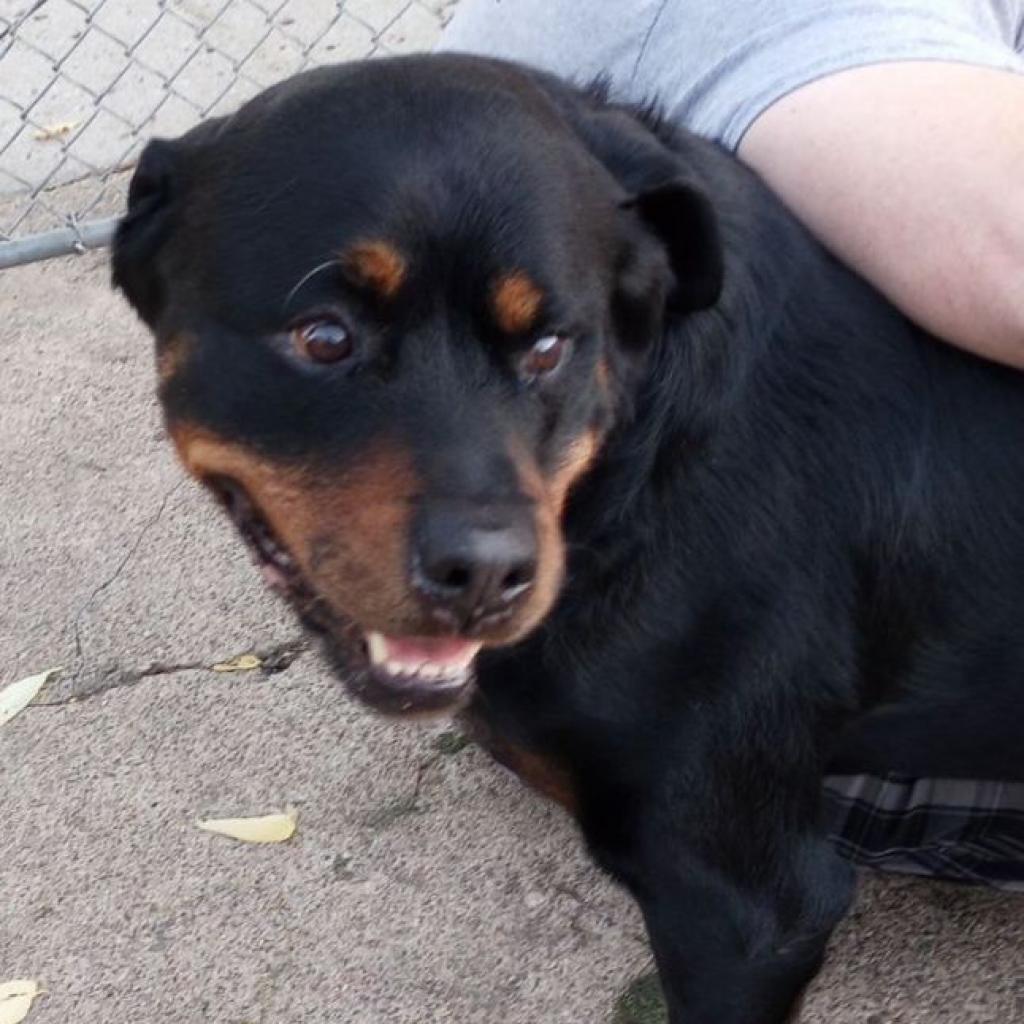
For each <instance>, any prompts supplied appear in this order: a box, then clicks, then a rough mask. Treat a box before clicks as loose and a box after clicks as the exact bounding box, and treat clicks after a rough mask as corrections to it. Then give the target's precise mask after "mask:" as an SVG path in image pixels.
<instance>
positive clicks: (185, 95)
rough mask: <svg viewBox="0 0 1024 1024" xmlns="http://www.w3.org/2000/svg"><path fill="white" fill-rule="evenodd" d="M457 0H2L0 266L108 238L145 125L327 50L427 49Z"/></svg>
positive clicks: (194, 117)
mask: <svg viewBox="0 0 1024 1024" xmlns="http://www.w3.org/2000/svg"><path fill="white" fill-rule="evenodd" d="M457 3H458V0H0V267H3V266H11V265H14V264H17V263H24V262H29V261H31V260H34V259H42V258H45V257H48V256H56V255H61V254H64V253H68V252H76V251H77V252H81V251H83V250H84V249H87V248H92V247H95V246H98V245H105V244H106V243H107V242H108V241H109V238H110V234H111V231H112V228H113V218H114V217H116V215H117V214H118V213H119V212H120V211H121V209H122V207H123V204H124V197H125V191H126V188H127V178H128V174H127V173H126V172H127V171H128V169H130V168H131V166H132V165H133V163H134V162H135V160H136V159H137V158H138V155H139V152H140V151H141V149H142V147H143V145H145V142H146V140H147V139H149V138H151V137H153V136H158V135H164V136H173V135H178V134H180V133H181V132H183V131H185V130H186V129H187V128H189V127H191V126H192V125H193V124H195V123H196V122H197V121H199V120H201V119H202V118H204V117H207V116H210V115H217V114H221V113H226V112H229V111H231V110H234V109H235V108H236V107H238V106H239V105H240V104H241V103H243V102H244V101H245V100H246V99H248V98H249V97H250V96H252V95H254V94H255V93H257V92H258V91H259V90H260V89H263V88H264V87H266V86H268V85H270V84H271V83H273V82H276V81H278V80H280V79H281V78H284V77H286V76H288V75H290V74H293V73H294V72H296V71H301V70H302V69H304V68H307V67H312V66H315V65H318V64H329V63H333V62H337V61H344V60H353V59H356V58H361V57H367V56H373V55H376V54H381V53H406V52H411V51H415V50H425V49H429V48H430V47H431V46H432V45H433V43H434V42H435V41H436V39H437V37H438V35H439V34H440V31H441V28H442V27H443V25H444V24H445V23H446V22H447V21H448V19H449V18H450V16H451V14H452V11H453V9H454V7H455V6H456V4H457Z"/></svg>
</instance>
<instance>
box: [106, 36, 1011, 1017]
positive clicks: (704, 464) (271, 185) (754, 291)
mask: <svg viewBox="0 0 1024 1024" xmlns="http://www.w3.org/2000/svg"><path fill="white" fill-rule="evenodd" d="M114 280H115V282H116V283H117V285H118V286H120V287H121V288H122V289H123V290H124V292H125V293H126V295H127V296H128V298H129V299H130V301H131V302H132V303H133V305H134V306H135V308H136V309H137V310H138V312H139V313H140V315H141V316H142V318H143V319H144V320H145V321H146V323H147V324H148V325H149V326H150V327H151V328H152V330H153V332H154V334H155V335H156V339H157V350H158V365H159V372H160V397H161V400H162V402H163V406H164V410H165V413H166V420H167V424H168V428H169V431H170V433H171V435H172V437H173V439H174V442H175V444H176V445H177V448H178V451H179V453H180V455H181V458H182V460H183V461H184V463H185V465H186V466H187V468H188V469H189V471H190V472H192V473H193V474H194V475H195V476H197V477H198V478H199V479H200V480H202V481H203V482H204V483H206V484H208V485H210V486H211V487H212V489H213V490H214V492H215V493H216V494H217V495H218V496H219V497H220V498H221V500H222V501H223V502H224V503H225V505H227V507H228V508H229V509H230V511H231V513H232V515H233V517H234V518H235V520H236V522H237V523H238V525H239V527H240V529H241V532H242V534H243V536H244V537H245V538H246V540H247V541H248V543H249V545H250V547H251V548H252V550H253V552H254V554H255V556H256V558H257V560H258V562H259V564H260V565H261V566H262V568H263V571H264V573H265V575H266V576H267V578H268V580H269V581H270V582H271V583H272V584H273V585H274V586H275V587H277V588H278V589H280V590H281V591H283V592H284V593H285V594H286V595H287V596H288V597H289V598H290V599H291V600H292V602H293V603H294V604H295V605H296V607H297V608H298V610H299V612H300V613H301V615H302V616H303V618H304V621H305V622H306V623H307V624H308V625H309V626H310V628H312V629H314V630H316V631H317V632H319V633H321V634H322V635H323V636H324V639H325V644H326V648H327V649H328V651H329V652H330V653H331V655H332V657H333V658H334V659H335V660H336V661H337V663H338V666H339V672H340V674H341V675H342V677H343V678H344V679H345V681H346V683H347V684H348V685H349V686H350V688H351V689H352V690H353V691H354V692H355V693H356V694H358V695H359V697H361V698H362V699H363V700H365V701H366V702H368V703H369V704H371V705H373V706H375V707H377V708H380V709H383V710H387V711H392V712H401V711H418V710H437V709H456V708H461V709H463V710H464V711H465V712H466V713H467V715H468V716H469V717H470V718H471V719H472V720H473V722H474V723H475V724H476V726H477V730H478V733H479V735H480V736H481V737H482V739H483V741H484V742H485V743H487V744H488V745H489V746H491V748H492V749H493V750H494V751H495V753H496V755H497V756H498V757H499V758H501V759H502V760H504V761H506V762H507V763H509V764H511V765H512V766H513V767H515V768H516V769H517V770H518V771H520V772H521V773H522V774H523V775H525V776H526V777H528V778H529V779H530V781H531V782H533V783H534V784H535V785H537V786H538V787H540V788H541V789H543V790H544V791H546V792H547V793H548V794H549V795H552V796H554V797H556V798H558V799H560V800H561V801H562V802H563V803H565V804H566V805H567V806H569V807H570V808H571V809H572V811H573V813H574V814H575V815H576V817H577V818H578V820H579V824H580V826H581V827H582V830H583V832H584V834H585V836H586V839H587V842H588V844H589V846H590V848H591V850H592V851H593V854H594V856H595V857H596V858H597V860H598V861H599V862H600V864H602V865H603V866H604V867H605V868H606V869H607V870H608V871H610V872H611V873H612V874H613V875H614V876H615V877H616V878H618V879H619V880H620V881H622V882H623V883H624V884H625V885H626V886H628V887H629V889H630V890H631V892H632V893H633V894H634V896H635V897H636V899H637V900H638V901H639V903H640V906H641V907H642V909H643V912H644V915H645V917H646V921H647V925H648V929H649V933H650V937H651V942H652V944H653V947H654V950H655V953H656V956H657V961H658V964H659V967H660V970H661V976H662V980H663V984H664V988H665V992H666V995H667V998H668V1001H669V1004H670V1007H671V1019H672V1021H673V1022H674V1024H675V1022H678V1024H778V1022H780V1021H783V1020H785V1019H787V1017H788V1015H790V1014H791V1013H792V1012H793V1008H794V1006H795V1004H796V1002H797V1000H798V996H799V994H800V992H801V990H802V989H803V987H804V986H805V985H806V983H807V982H808V980H809V979H810V978H811V977H812V976H813V974H814V973H815V971H816V970H817V969H818V967H819V965H820V963H821V960H822V956H823V952H824V948H825V944H826V941H827V939H828V937H829V934H830V932H831V931H832V929H833V927H834V926H835V924H836V923H837V921H839V919H840V918H841V917H842V915H843V913H844V911H845V909H846V907H847V904H848V901H849V898H850V894H851V887H852V877H851V870H850V868H849V867H848V866H847V865H846V863H845V862H844V861H842V860H840V859H839V857H838V856H837V855H836V854H835V853H834V852H833V849H832V848H831V847H830V846H829V845H828V844H827V842H826V841H825V839H824V837H823V834H822V829H821V826H820V823H819V808H820V795H821V781H822V777H823V774H824V773H825V772H826V770H842V771H850V772H852V771H873V772H879V773H884V772H886V771H889V770H898V771H902V772H905V773H907V774H910V775H917V776H969V777H974V778H980V777H991V778H1002V779H1022V778H1024V744H1022V736H1024V721H1022V719H1024V715H1022V711H1021V706H1022V700H1021V689H1020V687H1021V680H1024V614H1022V607H1024V517H1022V515H1021V513H1022V510H1024V376H1020V375H1017V374H1015V373H1013V372H1011V371H1009V370H1003V369H999V368H997V367H995V366H990V365H987V364H984V363H982V362H981V361H979V360H976V359H974V358H972V357H970V356H967V355H964V354H961V353H959V352H957V351H954V350H953V349H952V348H949V347H946V346H944V345H941V344H938V343H936V342H934V341H933V340H932V339H930V338H928V337H926V336H925V335H924V334H923V333H922V332H921V331H919V330H917V329H915V328H914V327H913V326H912V325H911V324H909V323H908V322H906V321H905V320H904V319H903V318H902V317H901V316H900V315H899V314H898V313H897V312H895V311H894V310H893V309H892V308H891V307H890V306H889V305H887V304H886V303H885V302H884V301H883V300H882V299H880V298H879V297H878V295H876V294H875V293H873V292H872V291H871V290H870V289H869V288H868V287H867V286H866V285H865V284H864V283H862V282H861V281H860V280H859V279H858V278H856V277H855V276H854V275H853V274H851V273H849V272H848V271H846V270H845V269H843V268H842V267H840V266H839V265H837V264H836V263H835V262H834V261H833V260H832V259H830V258H829V257H828V256H827V255H825V254H824V252H823V251H822V250H821V249H820V248H819V247H818V246H817V245H816V244H815V243H814V242H812V241H811V240H810V239H809V237H808V236H807V234H806V233H805V232H804V230H803V229H802V228H801V227H800V226H798V224H797V223H796V222H795V221H794V220H793V218H792V217H790V216H789V215H788V214H787V213H786V212H785V211H784V210H783V208H782V207H781V205H780V204H779V203H778V202H777V201H776V200H775V199H774V198H772V196H770V195H769V194H768V192H767V191H766V189H765V188H764V187H763V186H762V185H761V184H760V183H759V181H758V180H757V179H756V178H755V177H754V176H753V175H752V174H751V173H749V172H748V171H746V170H745V169H743V168H742V167H741V166H740V165H739V164H738V163H737V162H736V161H734V160H733V159H731V158H730V157H728V156H727V155H725V154H724V153H723V152H721V151H720V150H719V149H717V148H716V147H714V146H712V145H710V144H707V143H705V142H702V141H699V140H697V139H695V138H691V137H690V136H688V135H686V134H683V133H680V132H678V131H676V130H675V129H673V128H670V127H668V126H666V125H665V124H662V123H660V122H659V120H658V118H657V117H656V115H654V114H653V113H652V112H650V111H645V110H636V109H632V108H627V107H622V106H617V105H615V104H612V103H610V102H609V101H608V100H607V98H606V96H605V95H604V94H603V92H602V90H600V89H595V90H590V91H579V90H576V89H574V88H571V87H569V86H567V85H565V84H563V83H560V82H558V81H557V80H555V79H553V78H549V77H547V76H544V75H540V74H538V73H535V72H532V71H528V70H526V69H523V68H520V67H516V66H514V65H509V64H503V63H500V62H495V61H486V60H478V59H474V58H469V57H455V56H444V57H414V58H403V59H395V60H388V61H381V62H376V63H370V64H365V63H364V64H353V65H348V66H344V67H337V68H331V69H327V70H320V71H316V72H312V73H309V74H306V75H302V76H300V77H298V78H296V79H294V80H292V81H289V82H286V83H284V84H282V85H280V86H277V87H275V88H272V89H270V90H268V91H267V92H266V93H264V94H263V95H262V96H260V97H258V98H257V99H256V100H254V101H253V102H251V103H249V104H248V105H247V106H246V107H244V108H243V109H242V110H241V111H240V112H239V113H237V114H235V115H234V116H232V117H229V118H226V119H219V120H216V121H211V122H209V123H207V124H204V125H202V126H200V127H199V128H197V129H196V130H194V131H193V132H190V133H189V134H188V135H186V136H185V137H184V138H182V139H180V140H178V141H176V142H153V143H151V144H150V146H149V147H148V148H147V149H146V151H145V153H144V155H143V158H142V160H141V162H140V165H139V168H138V170H137V172H136V175H135V178H134V181H133V182H132V187H131V196H130V206H129V212H128V215H127V216H126V217H125V219H124V221H123V222H122V224H121V226H120V229H119V231H118V235H117V241H116V248H115V252H114Z"/></svg>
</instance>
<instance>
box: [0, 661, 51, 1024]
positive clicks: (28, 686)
mask: <svg viewBox="0 0 1024 1024" xmlns="http://www.w3.org/2000/svg"><path fill="white" fill-rule="evenodd" d="M59 671H60V669H59V668H48V669H47V670H46V671H45V672H40V673H39V675H37V676H29V677H28V678H27V679H19V680H18V682H16V683H11V685H10V686H6V687H4V689H2V690H0V725H3V724H4V723H5V722H9V721H10V720H11V719H12V718H13V717H14V716H15V715H16V714H17V713H18V712H19V711H23V710H24V709H25V708H26V707H28V705H29V704H31V703H32V699H33V698H34V697H35V695H36V694H37V693H38V692H39V691H40V690H41V689H42V688H43V685H44V684H45V683H46V680H47V679H49V678H50V676H52V675H53V674H54V672H59ZM0 1024H2V1022H0Z"/></svg>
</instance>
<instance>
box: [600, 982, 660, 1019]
mask: <svg viewBox="0 0 1024 1024" xmlns="http://www.w3.org/2000/svg"><path fill="white" fill-rule="evenodd" d="M612 1024H668V1008H667V1007H666V1006H665V998H664V996H662V994H661V983H660V982H659V981H658V975H657V974H644V975H641V976H640V977H639V978H634V979H633V980H632V981H631V982H630V983H629V985H627V986H626V990H625V991H624V992H623V993H622V995H620V996H619V998H618V1000H617V1001H616V1003H615V1014H614V1016H613V1017H612Z"/></svg>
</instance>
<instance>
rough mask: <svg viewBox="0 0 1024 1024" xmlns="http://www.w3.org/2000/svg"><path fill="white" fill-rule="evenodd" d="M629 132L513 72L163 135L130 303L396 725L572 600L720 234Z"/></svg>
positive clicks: (211, 456)
mask: <svg viewBox="0 0 1024 1024" xmlns="http://www.w3.org/2000/svg"><path fill="white" fill-rule="evenodd" d="M678 174H679V167H678V163H677V161H675V160H674V158H673V157H672V156H671V154H669V153H668V151H667V150H665V149H664V147H662V146H661V145H660V144H658V143H657V142H656V140H655V139H654V137H653V135H651V134H650V133H649V132H648V131H647V130H646V129H644V128H642V127H641V125H640V124H639V122H637V121H635V120H634V119H633V118H631V117H629V116H628V115H626V114H624V113H621V112H618V111H613V110H611V109H610V108H608V109H606V110H605V109H604V108H602V107H601V104H600V102H599V101H597V100H595V99H594V98H593V97H588V96H586V95H585V94H577V93H575V92H573V91H572V90H569V89H568V88H566V87H563V86H561V85H559V84H557V83H554V82H552V81H549V80H547V79H541V78H539V77H538V76H535V75H534V74H532V73H530V72H527V71H525V70H522V69H519V68H516V67H514V66H511V65H506V64H501V63H497V62H490V61H484V60H477V59H474V58H466V57H461V58H460V57H417V58H402V59H395V60H390V61H379V62H372V63H362V64H352V65H347V66H342V67H337V68H332V69H328V70H321V71H317V72H313V73H310V74H307V75H304V76H301V77H299V78H297V79H294V80H292V81H290V82H288V83H285V84H283V85H281V86H278V87H276V88H274V89H271V90H269V91H268V92H266V93H264V94H263V95H262V96H260V97H258V98H257V99H256V100H255V101H253V102H252V103H250V104H249V105H247V106H246V107H244V108H243V109H242V110H241V111H240V112H239V113H237V114H235V115H234V116H232V117H230V118H227V119H222V120H219V121H211V122H208V123H207V124H204V125H202V126H200V127H199V128H197V129H195V130H194V131H192V132H190V133H189V134H187V135H186V136H184V137H183V138H181V139H179V140H176V141H173V142H166V141H155V142H152V143H151V144H150V145H149V146H148V147H147V149H146V151H145V152H144V154H143V157H142V159H141V161H140V163H139V167H138V169H137V171H136V173H135V177H134V179H133V181H132V186H131V192H130V199H129V210H128V213H127V215H126V217H125V218H124V220H123V221H122V223H121V225H120V228H119V230H118V233H117V238H116V243H115V249H114V280H115V283H116V284H117V285H118V286H119V287H120V288H121V289H123V291H124V292H125V294H126V295H127V297H128V299H129V300H130V301H131V303H132V304H133V305H134V306H135V308H136V310H137V311H138V313H139V314H140V315H141V317H142V318H143V319H144V320H145V321H146V323H147V324H148V325H149V327H150V328H151V329H152V331H153V333H154V335H155V337H156V342H157V366H158V372H159V395H160V399H161V402H162V404H163V408H164V412H165V417H166V422H167V427H168V430H169V433H170V435H171V437H172V438H173V441H174V443H175V445H176V447H177V450H178V454H179V455H180V457H181V460H182V462H183V463H184V465H185V466H186V468H187V469H188V471H189V472H190V473H192V474H193V475H194V476H195V477H197V478H198V479H199V480H201V481H202V482H203V483H204V484H206V485H207V486H208V487H209V488H210V489H211V490H212V491H213V493H214V494H215V495H216V496H217V497H218V498H219V500H220V501H221V502H222V503H223V504H224V506H225V507H226V508H227V510H228V511H229V512H230V514H231V516H232V517H233V518H234V520H235V522H236V523H237V525H238V527H239V530H240V532H241V534H242V536H243V537H244V538H245V540H246V541H247V542H248V545H249V547H250V549H251V551H252V553H253V555H254V556H255V558H256V560H257V562H258V564H259V565H260V566H261V568H262V571H263V574H264V576H265V577H266V579H267V581H268V582H269V583H270V584H271V585H272V586H273V587H275V588H276V589H278V590H279V591H281V592H283V593H284V594H285V595H287V596H288V597H289V598H290V599H291V600H292V602H293V603H294V604H295V605H296V607H297V609H298V610H299V612H300V614H301V615H302V616H303V618H304V620H305V622H306V623H307V624H308V625H309V626H310V627H311V628H314V629H316V630H317V631H319V632H321V633H324V634H326V636H327V638H328V641H329V645H330V647H331V648H332V650H333V651H334V653H335V655H336V656H338V657H339V658H340V659H341V660H342V661H343V663H344V665H345V671H344V672H343V675H344V676H345V678H346V679H347V681H348V682H349V684H350V686H351V687H352V688H353V690H354V691H355V692H356V693H357V694H358V695H359V696H360V697H362V698H363V699H364V700H365V701H367V702H368V703H370V704H372V705H374V706H376V707H378V708H381V709H383V710H390V711H403V710H424V709H440V708H449V707H454V706H456V705H457V704H458V703H459V702H460V701H462V700H463V699H464V698H465V696H466V694H467V691H468V688H469V683H470V681H471V678H472V667H471V666H472V662H473V659H474V657H475V655H476V654H477V652H478V651H479V650H480V648H481V647H482V646H494V645H507V644H512V643H515V642H516V641H518V640H519V639H521V638H522V637H524V636H525V635H526V634H527V633H529V632H530V631H531V630H532V629H534V627H536V626H537V625H538V624H539V623H540V622H541V621H542V620H543V619H544V617H545V616H546V615H547V613H548V612H549V611H550V609H551V607H552V605H553V603H554V602H555V600H556V597H557V595H558V593H559V588H560V585H561V583H562V578H563V570H564V561H565V558H564V542H563V536H562V529H561V523H562V518H563V512H564V510H565V508H566V504H567V501H568V499H569V495H570V492H571V491H572V489H573V487H574V485H575V484H576V483H577V482H578V481H579V480H580V478H581V477H582V476H583V475H584V474H586V473H587V472H588V471H589V470H590V469H591V468H592V467H593V465H594V464H595V460H597V459H599V457H600V452H601V449H602V442H603V440H604V438H605V436H606V435H607V432H608V431H609V430H610V429H611V427H612V426H613V424H614V421H615V416H616V412H617V409H618V408H619V406H620V403H621V402H622V401H623V400H624V398H625V397H626V396H625V394H624V392H626V391H628V388H629V380H630V377H631V375H632V374H635V371H636V367H637V365H638V364H639V363H641V362H642V360H643V359H644V352H645V349H646V348H647V347H648V346H649V345H650V344H651V343H652V341H654V340H655V339H656V338H657V337H658V336H659V334H660V332H661V330H662V322H663V318H664V316H665V315H666V310H667V309H672V308H673V307H674V308H675V309H676V310H680V311H683V312H685V311H687V310H690V309H695V308H700V307H703V306H706V305H709V304H710V303H712V302H713V301H714V300H715V298H716V296H717V292H718V288H719V285H720V277H721V262H720V256H719V252H718V246H717V240H716V235H715V229H714V221H713V217H712V215H711V212H710V210H709V207H708V205H707V202H706V201H705V200H704V199H703V198H702V196H701V195H700V194H699V193H698V191H697V190H696V189H694V188H693V187H692V186H691V185H689V184H687V183H686V182H684V181H682V180H679V176H678Z"/></svg>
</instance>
